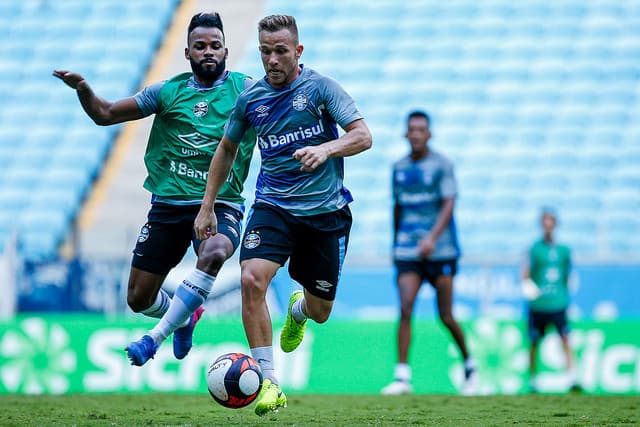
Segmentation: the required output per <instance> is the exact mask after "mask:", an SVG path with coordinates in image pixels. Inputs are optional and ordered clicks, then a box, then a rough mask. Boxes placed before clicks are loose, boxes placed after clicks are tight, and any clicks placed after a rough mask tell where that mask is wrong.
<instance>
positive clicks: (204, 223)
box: [193, 208, 218, 240]
mask: <svg viewBox="0 0 640 427" xmlns="http://www.w3.org/2000/svg"><path fill="white" fill-rule="evenodd" d="M193 229H194V231H195V233H196V237H197V238H198V240H206V239H208V238H209V237H211V236H213V235H214V234H216V233H217V232H218V220H217V218H216V214H215V213H214V212H213V209H204V208H200V211H199V212H198V216H196V220H195V221H194V222H193Z"/></svg>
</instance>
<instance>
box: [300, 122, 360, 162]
mask: <svg viewBox="0 0 640 427" xmlns="http://www.w3.org/2000/svg"><path fill="white" fill-rule="evenodd" d="M344 131H345V134H344V135H342V136H341V137H340V138H338V139H334V140H332V141H328V142H325V143H324V144H320V145H316V146H313V147H304V148H300V149H298V150H296V151H295V153H293V157H294V158H295V159H296V160H298V161H299V162H300V163H302V167H301V168H300V170H301V171H303V172H312V171H314V170H315V169H316V168H317V167H318V166H320V165H321V164H323V163H324V162H326V161H327V159H328V158H329V157H347V156H353V155H355V154H358V153H361V152H363V151H365V150H368V149H369V148H371V144H372V138H371V132H370V131H369V127H368V126H367V124H366V123H365V121H364V119H359V120H355V121H353V122H351V123H349V124H348V125H347V126H345V127H344Z"/></svg>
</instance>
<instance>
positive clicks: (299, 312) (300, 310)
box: [291, 298, 308, 323]
mask: <svg viewBox="0 0 640 427" xmlns="http://www.w3.org/2000/svg"><path fill="white" fill-rule="evenodd" d="M305 307H306V304H305V300H304V298H300V299H299V300H297V301H296V302H294V303H293V305H292V306H291V316H292V317H293V318H294V319H295V321H296V322H298V323H300V322H302V321H303V320H305V319H306V318H307V317H308V316H307V315H306V314H305V312H304V309H305Z"/></svg>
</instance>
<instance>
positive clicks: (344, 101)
mask: <svg viewBox="0 0 640 427" xmlns="http://www.w3.org/2000/svg"><path fill="white" fill-rule="evenodd" d="M322 88H323V90H322V98H323V101H324V104H325V107H326V108H327V111H328V112H329V114H330V115H331V117H333V119H334V120H335V121H336V123H337V124H338V125H340V127H342V128H344V127H345V126H347V125H348V124H350V123H352V122H354V121H356V120H359V119H361V118H362V114H360V111H359V110H358V107H356V103H355V101H354V100H353V98H351V95H349V94H348V93H347V92H346V91H345V90H344V89H343V88H342V86H340V84H339V83H338V82H336V81H335V80H333V79H332V78H330V77H326V76H324V77H323V80H322Z"/></svg>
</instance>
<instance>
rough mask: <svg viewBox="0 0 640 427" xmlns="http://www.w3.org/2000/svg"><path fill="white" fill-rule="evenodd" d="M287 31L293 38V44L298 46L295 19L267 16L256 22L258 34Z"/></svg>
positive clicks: (285, 16)
mask: <svg viewBox="0 0 640 427" xmlns="http://www.w3.org/2000/svg"><path fill="white" fill-rule="evenodd" d="M285 29H286V30H289V32H290V33H291V36H292V38H293V42H294V43H295V44H296V45H298V44H299V38H298V24H296V18H294V17H293V16H291V15H269V16H265V17H264V18H262V19H261V20H260V22H258V33H260V32H262V31H266V32H269V33H275V32H276V31H280V30H285Z"/></svg>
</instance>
